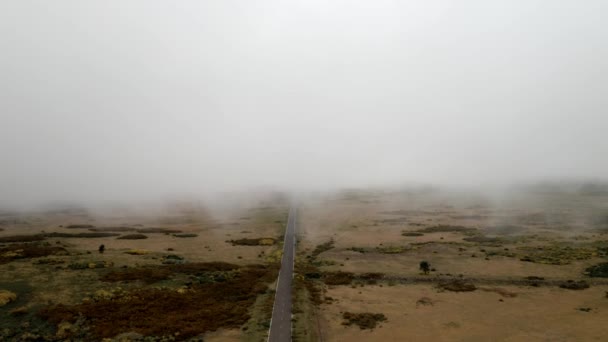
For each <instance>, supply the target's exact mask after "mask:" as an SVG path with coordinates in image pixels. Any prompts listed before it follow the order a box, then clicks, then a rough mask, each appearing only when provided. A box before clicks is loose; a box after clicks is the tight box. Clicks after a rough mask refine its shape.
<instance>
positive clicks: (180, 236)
mask: <svg viewBox="0 0 608 342" xmlns="http://www.w3.org/2000/svg"><path fill="white" fill-rule="evenodd" d="M173 236H175V237H178V238H195V237H197V236H198V234H192V233H184V234H173Z"/></svg>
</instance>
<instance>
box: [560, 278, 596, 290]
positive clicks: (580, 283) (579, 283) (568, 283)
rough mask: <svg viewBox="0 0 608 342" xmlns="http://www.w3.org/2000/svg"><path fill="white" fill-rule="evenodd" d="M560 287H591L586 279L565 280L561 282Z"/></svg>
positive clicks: (576, 288)
mask: <svg viewBox="0 0 608 342" xmlns="http://www.w3.org/2000/svg"><path fill="white" fill-rule="evenodd" d="M559 287H561V288H562V289H567V290H584V289H588V288H589V283H587V282H586V281H584V280H579V281H574V280H568V281H565V282H563V283H561V284H559Z"/></svg>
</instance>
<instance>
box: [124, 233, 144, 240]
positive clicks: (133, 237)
mask: <svg viewBox="0 0 608 342" xmlns="http://www.w3.org/2000/svg"><path fill="white" fill-rule="evenodd" d="M147 238H148V237H147V236H146V235H144V234H127V235H123V236H120V237H117V239H118V240H143V239H147Z"/></svg>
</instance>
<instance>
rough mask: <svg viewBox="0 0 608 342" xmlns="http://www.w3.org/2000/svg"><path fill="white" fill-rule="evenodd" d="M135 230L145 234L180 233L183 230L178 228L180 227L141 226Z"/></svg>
mask: <svg viewBox="0 0 608 342" xmlns="http://www.w3.org/2000/svg"><path fill="white" fill-rule="evenodd" d="M135 231H136V232H138V233H143V234H154V233H160V234H179V233H181V232H182V231H181V230H178V229H169V228H140V229H136V230H135Z"/></svg>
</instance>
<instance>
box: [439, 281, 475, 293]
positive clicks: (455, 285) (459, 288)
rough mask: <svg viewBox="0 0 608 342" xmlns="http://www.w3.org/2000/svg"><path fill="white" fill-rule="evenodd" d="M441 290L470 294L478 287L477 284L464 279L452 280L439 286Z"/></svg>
mask: <svg viewBox="0 0 608 342" xmlns="http://www.w3.org/2000/svg"><path fill="white" fill-rule="evenodd" d="M437 287H439V288H440V289H441V290H446V291H452V292H470V291H475V290H476V289H477V287H476V286H475V284H473V283H470V282H467V281H466V280H463V279H452V280H448V281H444V282H441V283H439V284H437Z"/></svg>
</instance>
